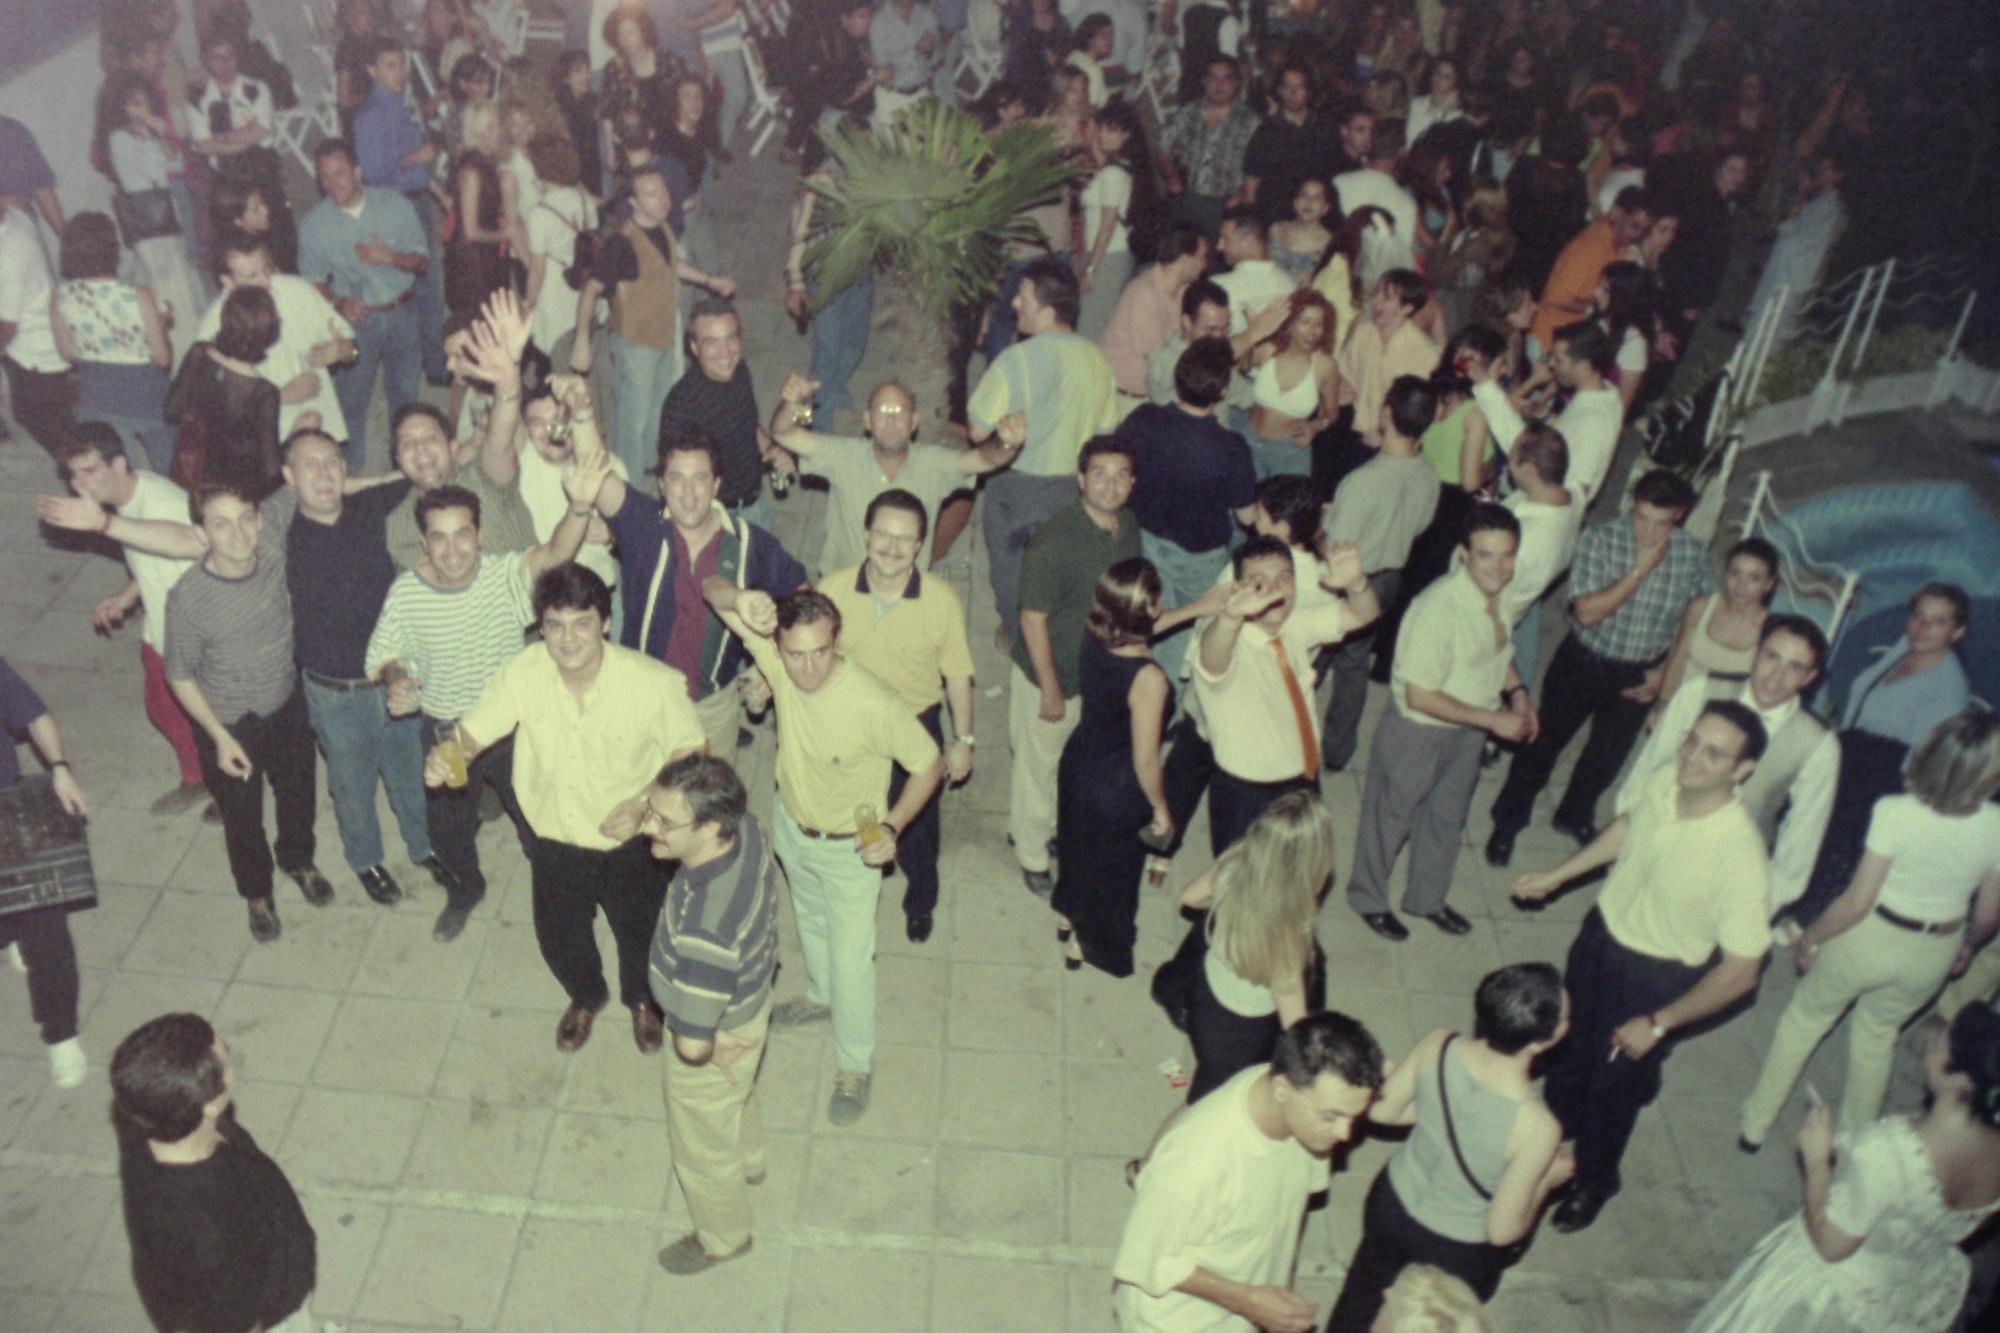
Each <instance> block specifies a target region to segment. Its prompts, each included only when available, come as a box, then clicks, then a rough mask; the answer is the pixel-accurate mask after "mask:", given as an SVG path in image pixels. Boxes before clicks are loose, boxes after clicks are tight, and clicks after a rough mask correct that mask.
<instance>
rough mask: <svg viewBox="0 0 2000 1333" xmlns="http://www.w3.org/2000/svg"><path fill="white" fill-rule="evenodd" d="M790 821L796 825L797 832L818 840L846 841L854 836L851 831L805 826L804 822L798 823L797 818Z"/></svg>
mask: <svg viewBox="0 0 2000 1333" xmlns="http://www.w3.org/2000/svg"><path fill="white" fill-rule="evenodd" d="M792 822H793V823H794V824H797V825H798V830H799V832H801V833H803V834H805V835H806V836H807V837H808V838H813V839H816V840H818V841H820V842H846V841H847V840H848V839H849V838H852V837H853V836H854V835H853V834H852V833H828V832H826V831H825V830H824V829H816V828H807V827H806V826H805V825H804V824H799V823H798V821H797V820H794V821H792Z"/></svg>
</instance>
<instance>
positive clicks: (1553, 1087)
mask: <svg viewBox="0 0 2000 1333" xmlns="http://www.w3.org/2000/svg"><path fill="white" fill-rule="evenodd" d="M1701 974H1702V969H1700V968H1698V967H1689V966H1688V965H1687V964H1686V963H1682V962H1678V961H1676V960H1674V959H1671V958H1654V957H1652V956H1651V955H1649V954H1643V953H1635V952H1634V951H1632V950H1631V949H1628V948H1626V947H1625V946H1624V945H1622V944H1620V943H1619V942H1618V941H1617V940H1615V939H1613V938H1612V936H1611V932H1610V931H1609V930H1608V929H1606V928H1605V925H1604V918H1603V916H1601V915H1600V914H1599V913H1598V911H1597V909H1596V908H1594V907H1593V908H1592V909H1591V910H1590V915H1589V916H1586V917H1585V918H1584V919H1583V926H1582V928H1581V929H1580V930H1578V931H1577V936H1576V941H1575V943H1573V944H1571V945H1570V946H1569V958H1568V960H1567V961H1566V963H1565V964H1564V966H1563V985H1564V986H1565V987H1567V988H1568V990H1569V998H1570V1026H1569V1036H1567V1037H1565V1038H1564V1039H1563V1043H1562V1045H1561V1046H1558V1047H1557V1048H1556V1050H1555V1055H1554V1061H1553V1063H1552V1064H1551V1065H1550V1067H1549V1074H1548V1082H1547V1083H1546V1085H1545V1087H1544V1093H1543V1095H1544V1096H1545V1097H1546V1098H1547V1099H1548V1104H1549V1109H1550V1110H1551V1111H1553V1112H1555V1115H1556V1119H1558V1120H1560V1121H1561V1122H1562V1127H1563V1137H1564V1138H1567V1139H1571V1140H1574V1141H1575V1144H1576V1183H1577V1184H1578V1185H1579V1186H1589V1187H1593V1188H1598V1189H1607V1190H1615V1189H1617V1188H1618V1181H1619V1177H1618V1163H1619V1160H1620V1159H1621V1158H1623V1157H1624V1156H1625V1145H1626V1144H1627V1143H1629V1142H1631V1139H1632V1128H1633V1126H1635V1125H1637V1124H1638V1123H1639V1112H1641V1111H1643V1110H1645V1109H1646V1107H1647V1105H1648V1104H1649V1103H1651V1102H1652V1100H1653V1099H1654V1098H1655V1097H1657V1096H1659V1095H1660V1070H1661V1068H1662V1067H1663V1066H1664V1065H1665V1064H1666V1062H1667V1056H1668V1055H1669V1054H1671V1053H1672V1051H1673V1049H1674V1045H1675V1042H1674V1039H1673V1038H1672V1037H1668V1038H1667V1039H1666V1040H1665V1041H1662V1042H1660V1043H1659V1044H1658V1045H1656V1046H1654V1047H1653V1049H1652V1051H1651V1052H1649V1053H1648V1054H1647V1056H1646V1058H1645V1059H1643V1060H1634V1059H1632V1058H1630V1057H1629V1056H1625V1055H1620V1056H1618V1057H1617V1058H1615V1059H1614V1058H1612V1048H1611V1034H1612V1033H1613V1032H1616V1031H1617V1030H1618V1029H1619V1028H1620V1027H1621V1026H1623V1025H1624V1024H1625V1023H1626V1022H1627V1021H1628V1020H1630V1019H1634V1018H1638V1017H1640V1016H1641V1015H1644V1014H1650V1013H1653V1012H1654V1011H1655V1010H1657V1009H1660V1008H1661V1007H1662V1006H1664V1005H1667V1004H1669V1003H1671V1002H1673V1001H1674V1000H1677V999H1679V998H1680V997H1681V996H1683V995H1685V994H1686V993H1687V992H1688V990H1689V988H1690V987H1692V986H1693V985H1694V984H1695V982H1696V981H1698V980H1700V979H1701Z"/></svg>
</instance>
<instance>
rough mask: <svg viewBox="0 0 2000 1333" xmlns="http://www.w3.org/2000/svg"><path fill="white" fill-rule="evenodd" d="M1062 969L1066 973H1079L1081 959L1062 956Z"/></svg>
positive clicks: (1081, 965) (1081, 966)
mask: <svg viewBox="0 0 2000 1333" xmlns="http://www.w3.org/2000/svg"><path fill="white" fill-rule="evenodd" d="M1063 969H1064V970H1065V971H1068V972H1081V971H1083V960H1082V959H1081V958H1071V957H1070V956H1069V955H1068V954H1064V955H1063Z"/></svg>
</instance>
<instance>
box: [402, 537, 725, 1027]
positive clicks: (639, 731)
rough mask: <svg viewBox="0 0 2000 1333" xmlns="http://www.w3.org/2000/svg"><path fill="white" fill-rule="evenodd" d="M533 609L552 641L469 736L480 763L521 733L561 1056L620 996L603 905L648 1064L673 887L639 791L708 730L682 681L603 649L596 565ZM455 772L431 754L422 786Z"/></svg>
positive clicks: (568, 574) (563, 579)
mask: <svg viewBox="0 0 2000 1333" xmlns="http://www.w3.org/2000/svg"><path fill="white" fill-rule="evenodd" d="M534 610H535V619H536V621H537V622H538V623H539V624H540V625H541V628H542V641H541V642H540V643H538V644H530V645H529V646H528V647H526V648H524V649H522V650H521V654H520V656H518V657H516V658H515V659H514V660H513V661H512V662H509V663H508V664H507V665H506V666H504V667H501V668H500V671H499V673H498V674H497V675H495V676H494V678H493V682H492V683H491V684H490V685H488V686H487V687H486V693H485V694H483V695H482V696H480V700H479V702H478V703H477V704H475V705H473V708H472V711H471V712H470V713H467V714H466V715H465V718H464V720H463V721H462V722H461V723H460V724H459V729H460V731H461V732H462V733H463V743H464V746H465V750H466V753H467V758H468V759H470V758H473V757H476V756H477V754H478V752H479V751H480V750H481V749H483V748H485V747H486V746H487V745H488V744H491V743H493V742H495V741H498V740H499V739H500V738H501V737H503V736H506V735H508V734H509V733H512V734H513V736H514V793H515V796H516V797H517V798H518V799H519V801H520V803H521V813H522V814H523V815H525V816H526V817H527V820H528V825H529V827H531V828H532V829H533V830H534V831H535V853H534V860H533V863H532V864H533V873H534V879H533V891H534V913H535V940H536V942H537V943H538V944H540V945H541V949H542V958H543V960H544V961H546V962H547V963H548V965H549V970H550V971H551V972H553V973H555V977H556V980H557V981H558V982H560V983H562V988H563V990H564V991H565V992H567V993H568V995H569V1008H568V1009H566V1010H564V1012H563V1016H562V1019H561V1021H560V1022H559V1023H557V1025H556V1049H558V1050H561V1051H574V1050H576V1049H578V1048H579V1047H581V1046H582V1045H583V1044H584V1043H585V1042H586V1041H589V1040H590V1028H591V1024H592V1023H593V1022H594V1021H595V1020H596V1017H597V1011H598V1010H600V1009H602V1008H603V1007H604V1005H605V1003H606V1002H607V1001H608V1000H609V999H610V990H609V988H608V987H607V986H606V985H605V981H604V967H603V963H602V961H601V960H600V958H599V956H598V952H597V940H596V937H595V934H594V932H593V929H592V927H593V924H594V923H595V921H596V919H597V911H598V909H599V908H600V907H601V908H603V909H604V915H605V918H606V920H608V921H609V922H610V923H611V935H612V938H613V939H614V940H616V941H617V945H618V993H619V998H620V999H621V1000H622V1001H623V1003H624V1004H625V1006H626V1007H627V1008H629V1009H630V1010H631V1011H632V1039H633V1041H634V1042H635V1043H636V1044H637V1045H638V1047H639V1050H640V1052H641V1053H643V1054H648V1055H650V1054H651V1053H652V1052H654V1051H657V1050H659V1049H660V1045H661V1041H662V1030H661V1023H660V1011H659V1009H658V1008H657V1007H655V1006H654V1004H653V997H652V989H651V983H650V981H649V980H648V977H647V971H646V968H647V955H648V951H649V950H650V949H651V947H652V943H653V927H654V925H655V924H656V923H657V922H658V920H659V917H660V902H661V900H662V898H663V897H664V896H665V894H666V887H667V886H666V880H665V879H664V877H662V875H661V874H660V873H659V868H658V867H657V866H656V865H655V864H654V861H653V858H652V854H651V851H650V849H649V845H648V843H647V842H646V840H645V839H643V838H641V837H639V836H638V833H639V820H640V817H641V816H642V815H643V814H644V811H645V803H644V801H643V800H642V799H641V798H640V797H638V796H634V795H633V794H632V793H634V792H639V791H643V790H644V789H645V788H646V786H647V785H648V784H649V783H650V782H651V781H652V780H653V777H654V776H655V775H656V774H657V773H658V772H659V771H660V769H661V768H662V767H664V766H665V765H666V764H667V763H669V762H670V761H672V760H675V759H678V758H680V757H681V756H682V755H687V754H694V753H696V752H697V751H699V750H701V749H702V748H703V746H704V744H705V741H704V740H703V737H702V732H701V722H700V721H699V720H698V719H697V718H696V717H695V715H694V705H693V704H691V703H689V702H688V697H687V684H686V682H685V681H683V680H682V679H681V675H680V672H678V671H675V670H674V669H673V668H672V667H670V666H668V665H666V664H665V663H664V662H655V661H654V660H653V659H652V658H650V657H647V656H646V655H645V654H643V653H637V652H634V651H632V650H631V649H630V648H620V647H617V646H616V645H613V644H607V643H606V642H605V641H604V636H605V634H606V632H607V631H608V630H609V629H610V628H611V592H610V590H609V589H608V588H606V587H605V586H604V580H603V579H600V578H598V577H597V575H595V574H593V573H591V572H590V570H588V569H586V568H584V567H583V566H581V565H574V564H571V565H562V566H559V567H558V568H555V569H552V570H550V571H548V572H547V573H545V574H543V575H542V576H541V577H540V578H538V579H537V580H536V581H535V596H534ZM450 774H451V768H450V765H449V764H448V763H446V761H445V758H444V756H443V755H441V754H440V753H439V752H438V751H437V750H436V749H433V750H432V751H431V753H430V756H429V757H428V758H427V759H425V761H424V781H425V782H426V783H427V784H429V785H430V786H433V787H442V786H444V785H445V784H446V782H447V781H448V779H449V777H450Z"/></svg>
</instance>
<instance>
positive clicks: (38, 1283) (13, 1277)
mask: <svg viewBox="0 0 2000 1333" xmlns="http://www.w3.org/2000/svg"><path fill="white" fill-rule="evenodd" d="M101 1132H102V1133H104V1134H105V1135H106V1136H107V1137H108V1135H109V1132H110V1131H109V1129H108V1128H106V1129H104V1130H102V1131H101ZM117 1212H118V1181H117V1180H116V1179H115V1178H112V1177H109V1176H49V1175H43V1174H41V1173H39V1172H36V1171H31V1170H29V1169H27V1168H25V1167H0V1234H5V1235H6V1237H7V1253H6V1258H5V1259H4V1260H0V1263H4V1265H5V1268H4V1270H0V1271H4V1272H5V1274H6V1285H8V1286H11V1287H25V1288H27V1289H28V1290H30V1291H40V1292H48V1293H56V1292H66V1291H68V1290H70V1288H71V1286H72V1285H73V1283H74V1282H75V1280H76V1276H77V1266H78V1263H79V1262H80V1261H81V1260H82V1259H83V1258H85V1257H87V1256H88V1255H89V1254H90V1252H91V1249H92V1247H93V1246H94V1245H95V1244H96V1242H97V1238H98V1233H99V1232H100V1231H102V1230H103V1228H104V1227H105V1226H106V1225H107V1223H110V1224H115V1225H120V1226H122V1225H123V1223H122V1222H116V1221H115V1220H114V1215H115V1214H117Z"/></svg>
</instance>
